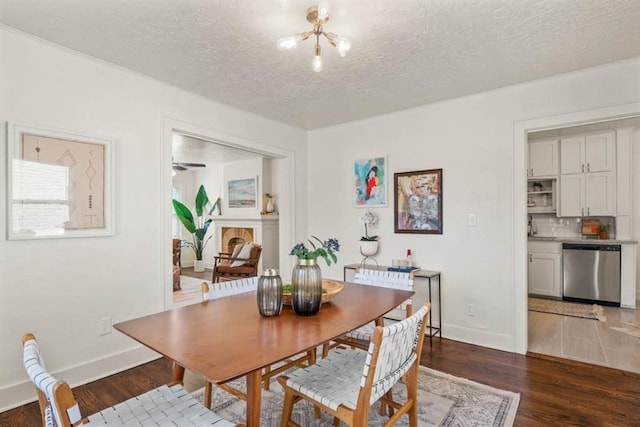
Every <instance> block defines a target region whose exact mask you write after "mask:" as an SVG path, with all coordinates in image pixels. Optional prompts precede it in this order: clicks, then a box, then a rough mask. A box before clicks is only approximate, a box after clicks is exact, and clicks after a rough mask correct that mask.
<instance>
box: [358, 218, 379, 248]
mask: <svg viewBox="0 0 640 427" xmlns="http://www.w3.org/2000/svg"><path fill="white" fill-rule="evenodd" d="M361 220H362V222H363V223H364V236H362V237H360V253H361V254H362V255H363V256H365V257H370V256H373V255H375V254H377V253H378V236H370V235H369V226H374V225H376V224H377V223H378V217H377V216H376V214H374V213H373V212H371V211H367V212H365V214H364V216H363V217H362V218H361Z"/></svg>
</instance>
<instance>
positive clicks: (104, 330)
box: [100, 317, 111, 335]
mask: <svg viewBox="0 0 640 427" xmlns="http://www.w3.org/2000/svg"><path fill="white" fill-rule="evenodd" d="M110 333H111V317H103V318H102V319H100V335H107V334H110Z"/></svg>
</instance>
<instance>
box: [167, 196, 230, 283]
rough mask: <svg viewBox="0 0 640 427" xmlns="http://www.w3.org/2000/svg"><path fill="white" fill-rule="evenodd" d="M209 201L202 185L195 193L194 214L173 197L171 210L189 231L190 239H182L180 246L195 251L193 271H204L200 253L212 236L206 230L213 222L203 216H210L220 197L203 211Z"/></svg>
mask: <svg viewBox="0 0 640 427" xmlns="http://www.w3.org/2000/svg"><path fill="white" fill-rule="evenodd" d="M208 203H209V197H208V196H207V192H206V191H205V189H204V185H201V186H200V188H199V189H198V194H196V205H195V209H196V211H195V216H194V215H193V214H192V213H191V211H190V210H189V208H188V207H186V206H185V205H184V204H182V203H180V202H179V201H178V200H176V199H173V210H174V211H175V213H176V216H177V217H178V219H179V220H180V222H181V223H182V225H184V227H185V228H186V229H187V231H188V232H189V233H191V237H192V241H191V242H189V241H187V240H183V241H182V246H188V247H190V248H191V249H193V252H195V255H196V260H195V261H194V263H193V271H196V272H202V271H204V260H203V259H202V253H203V251H204V248H205V247H206V246H207V243H208V242H209V240H210V239H211V237H213V236H208V237H207V231H208V230H209V226H210V225H211V223H212V222H213V219H211V218H205V215H206V216H211V215H212V214H213V212H214V211H215V209H216V206H218V204H219V203H220V198H219V197H218V199H217V200H216V202H215V203H214V204H213V206H212V207H211V209H209V211H208V212H207V211H205V208H206V207H207V204H208Z"/></svg>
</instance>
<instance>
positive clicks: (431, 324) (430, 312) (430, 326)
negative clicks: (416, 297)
mask: <svg viewBox="0 0 640 427" xmlns="http://www.w3.org/2000/svg"><path fill="white" fill-rule="evenodd" d="M429 303H430V304H431V308H430V309H429V328H428V331H429V347H430V348H433V334H432V333H431V331H433V321H432V320H431V314H433V303H432V302H431V277H429ZM438 310H440V307H438Z"/></svg>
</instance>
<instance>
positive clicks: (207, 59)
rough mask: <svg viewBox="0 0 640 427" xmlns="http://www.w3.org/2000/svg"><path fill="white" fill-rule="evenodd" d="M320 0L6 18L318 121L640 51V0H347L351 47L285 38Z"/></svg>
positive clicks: (103, 0) (97, 0) (41, 6)
mask: <svg viewBox="0 0 640 427" xmlns="http://www.w3.org/2000/svg"><path fill="white" fill-rule="evenodd" d="M313 3H314V2H313V1H312V0H309V1H302V0H188V1H185V0H135V1H128V0H64V1H62V0H59V1H52V0H0V22H1V23H3V24H5V25H7V26H10V27H14V28H16V29H18V30H21V31H24V32H26V33H30V34H33V35H35V36H38V37H41V38H43V39H46V40H49V41H52V42H54V43H57V44H60V45H62V46H66V47H68V48H71V49H74V50H77V51H80V52H84V53H86V54H88V55H92V56H95V57H98V58H101V59H104V60H106V61H109V62H112V63H115V64H118V65H121V66H123V67H126V68H129V69H131V70H135V71H137V72H140V73H143V74H146V75H149V76H152V77H154V78H156V79H159V80H163V81H165V82H168V83H170V84H172V85H175V86H178V87H181V88H184V89H186V90H189V91H191V92H195V93H198V94H200V95H203V96H205V97H208V98H211V99H214V100H217V101H220V102H223V103H225V104H228V105H231V106H234V107H237V108H240V109H242V110H246V111H250V112H253V113H256V114H259V115H261V116H264V117H268V118H271V119H274V120H277V121H280V122H284V123H289V124H292V125H294V126H299V127H302V128H306V129H314V128H318V127H323V126H327V125H332V124H337V123H343V122H348V121H352V120H357V119H361V118H365V117H371V116H374V115H378V114H382V113H386V112H390V111H396V110H401V109H405V108H409V107H413V106H417V105H422V104H426V103H430V102H435V101H439V100H444V99H449V98H454V97H458V96H461V95H467V94H472V93H477V92H481V91H486V90H490V89H495V88H499V87H504V86H508V85H511V84H515V83H520V82H524V81H529V80H533V79H537V78H542V77H546V76H550V75H554V74H558V73H563V72H568V71H572V70H577V69H581V68H586V67H590V66H595V65H599V64H604V63H608V62H613V61H617V60H623V59H627V58H632V57H638V56H640V0H473V1H463V0H448V1H447V0H393V1H391V0H348V1H347V0H334V1H330V5H331V20H330V22H328V23H327V25H326V26H325V29H326V30H327V31H331V32H335V33H337V34H339V35H341V36H345V37H347V38H349V39H350V40H351V42H352V49H351V52H350V53H349V54H348V55H347V57H346V58H341V57H339V56H338V54H337V53H336V52H335V51H334V50H333V49H332V48H331V47H329V46H327V45H326V44H324V45H323V55H322V56H323V60H324V70H323V71H322V72H321V73H314V72H313V71H312V70H311V59H312V56H313V43H312V41H311V40H307V41H305V42H303V43H302V44H301V45H300V46H299V47H298V49H295V50H292V51H286V52H281V51H279V50H277V49H276V47H275V42H276V40H277V39H278V38H280V37H283V36H287V35H292V34H295V33H297V32H301V31H306V30H308V29H310V24H308V23H307V22H306V20H305V15H306V9H307V8H308V7H309V6H311V5H312V4H313Z"/></svg>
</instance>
